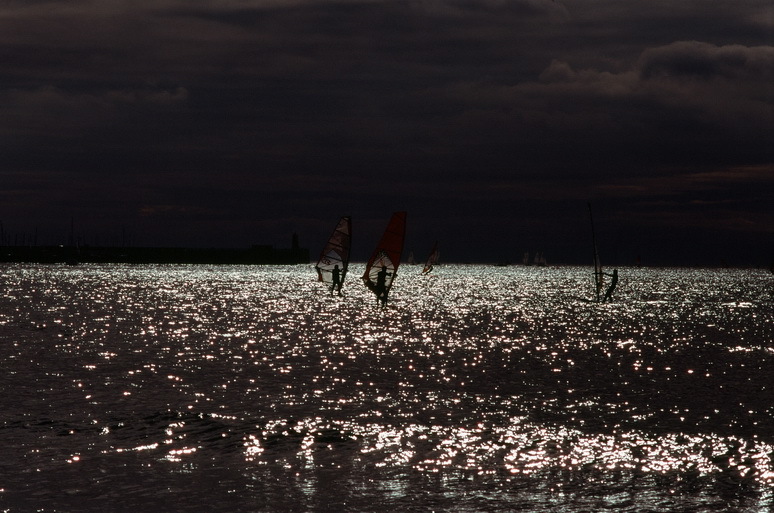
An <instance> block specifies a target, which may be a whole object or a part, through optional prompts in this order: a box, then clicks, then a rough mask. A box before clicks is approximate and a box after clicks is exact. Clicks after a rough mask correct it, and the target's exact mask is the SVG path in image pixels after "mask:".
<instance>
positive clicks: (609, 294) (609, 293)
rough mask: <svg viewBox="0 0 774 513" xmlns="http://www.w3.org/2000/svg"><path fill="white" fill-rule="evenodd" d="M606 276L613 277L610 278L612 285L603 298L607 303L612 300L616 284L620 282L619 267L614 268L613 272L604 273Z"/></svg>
mask: <svg viewBox="0 0 774 513" xmlns="http://www.w3.org/2000/svg"><path fill="white" fill-rule="evenodd" d="M603 274H604V275H605V276H610V277H611V278H612V279H611V280H610V286H609V287H608V288H607V292H605V297H604V298H603V299H602V302H603V303H605V302H607V301H610V300H611V298H612V296H613V291H614V290H615V286H616V285H617V284H618V269H613V274H607V273H603Z"/></svg>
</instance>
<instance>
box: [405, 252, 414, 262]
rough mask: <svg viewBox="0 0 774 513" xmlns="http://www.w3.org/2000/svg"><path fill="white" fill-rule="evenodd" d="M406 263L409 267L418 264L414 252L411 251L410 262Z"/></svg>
mask: <svg viewBox="0 0 774 513" xmlns="http://www.w3.org/2000/svg"><path fill="white" fill-rule="evenodd" d="M406 263H407V264H409V265H414V264H416V262H415V261H414V252H413V251H409V256H408V260H407V261H406Z"/></svg>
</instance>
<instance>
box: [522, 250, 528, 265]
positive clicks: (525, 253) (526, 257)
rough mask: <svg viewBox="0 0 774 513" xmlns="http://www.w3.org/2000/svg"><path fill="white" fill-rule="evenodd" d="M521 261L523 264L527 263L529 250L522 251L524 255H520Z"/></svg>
mask: <svg viewBox="0 0 774 513" xmlns="http://www.w3.org/2000/svg"><path fill="white" fill-rule="evenodd" d="M521 263H522V264H524V265H529V251H525V252H524V257H522V259H521Z"/></svg>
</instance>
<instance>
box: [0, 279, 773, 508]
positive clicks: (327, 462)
mask: <svg viewBox="0 0 774 513" xmlns="http://www.w3.org/2000/svg"><path fill="white" fill-rule="evenodd" d="M353 267H354V268H353V269H352V271H351V273H350V275H349V276H348V277H347V282H346V283H345V292H346V297H344V298H334V297H330V296H328V295H327V294H326V292H325V291H324V290H321V288H320V284H318V283H317V282H315V281H314V272H313V271H312V269H311V268H310V267H309V266H290V267H250V266H246V267H217V266H211V267H208V266H81V267H56V266H6V267H2V268H0V280H2V281H1V282H0V283H2V289H1V292H0V362H1V363H2V369H3V372H2V374H1V375H0V383H1V384H2V391H3V393H2V395H1V396H0V406H1V407H2V410H1V411H2V422H1V423H0V444H2V447H3V452H4V454H3V457H2V458H0V480H1V481H0V511H8V512H28V511H39V512H72V511H115V512H122V511H194V510H196V511H198V510H203V511H218V512H220V511H223V512H264V511H355V512H366V511H374V512H382V511H394V512H398V511H422V512H425V511H458V512H479V511H486V512H500V511H502V512H505V511H541V512H542V511H556V512H559V511H561V512H584V511H629V512H635V511H636V512H645V511H650V512H672V511H686V512H687V511H690V512H710V511H712V512H714V511H740V512H768V511H771V509H770V507H771V505H772V503H774V420H772V419H773V418H774V393H773V392H772V390H773V389H774V380H773V379H772V369H773V368H774V296H773V294H774V277H773V276H772V275H771V274H770V273H768V272H766V271H760V270H688V269H658V270H655V269H621V270H620V272H621V281H620V284H619V290H618V294H617V297H616V302H614V303H612V304H605V305H599V304H595V303H591V302H589V301H588V299H589V296H590V289H591V283H590V276H589V269H587V268H576V267H558V268H521V267H506V268H495V267H486V266H452V265H447V266H441V267H439V268H438V269H437V272H435V275H434V276H421V275H420V270H419V268H418V267H410V266H404V267H402V268H401V271H402V272H401V274H400V275H399V276H398V278H397V279H396V282H395V287H394V289H393V294H392V302H391V304H390V306H389V307H388V309H386V310H380V309H378V308H376V307H375V305H374V301H373V298H372V296H371V295H370V294H369V293H368V291H367V290H366V289H365V287H363V286H362V284H361V283H359V275H360V274H361V273H362V267H359V266H353Z"/></svg>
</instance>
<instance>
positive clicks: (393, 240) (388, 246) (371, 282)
mask: <svg viewBox="0 0 774 513" xmlns="http://www.w3.org/2000/svg"><path fill="white" fill-rule="evenodd" d="M405 236H406V212H394V213H393V214H392V217H391V218H390V222H389V224H388V225H387V228H386V229H385V230H384V234H383V235H382V238H381V240H380V241H379V244H378V245H377V246H376V249H374V252H373V254H372V255H371V258H369V259H368V263H367V264H366V269H365V273H363V282H364V283H365V285H366V287H368V289H369V290H370V291H371V292H373V293H374V294H376V300H377V301H378V302H380V303H381V304H382V306H384V305H386V304H387V296H388V295H389V293H390V289H391V288H392V284H393V282H394V281H395V273H396V272H397V271H398V266H399V265H400V257H401V253H403V241H404V239H405Z"/></svg>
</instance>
